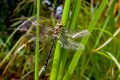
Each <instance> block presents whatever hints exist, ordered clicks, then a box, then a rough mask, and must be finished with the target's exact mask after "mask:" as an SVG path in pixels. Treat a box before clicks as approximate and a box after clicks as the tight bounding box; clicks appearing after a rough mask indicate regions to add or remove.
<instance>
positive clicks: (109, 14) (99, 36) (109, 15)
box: [94, 0, 117, 48]
mask: <svg viewBox="0 0 120 80" xmlns="http://www.w3.org/2000/svg"><path fill="white" fill-rule="evenodd" d="M116 1H117V0H114V1H113V2H112V5H111V7H110V10H109V13H108V16H107V18H106V19H105V21H104V23H103V25H102V26H103V27H102V29H103V30H104V29H105V28H106V27H107V24H108V22H109V21H110V19H111V18H112V17H113V11H114V6H115V3H116ZM102 34H103V31H100V33H99V35H98V37H97V40H96V42H95V45H94V48H96V47H97V45H98V44H99V41H100V38H101V37H102Z"/></svg>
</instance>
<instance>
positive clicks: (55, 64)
mask: <svg viewBox="0 0 120 80" xmlns="http://www.w3.org/2000/svg"><path fill="white" fill-rule="evenodd" d="M60 56H61V53H60V42H59V41H57V44H56V49H55V54H54V60H53V64H52V71H51V74H50V80H57V76H58V69H59V65H60Z"/></svg>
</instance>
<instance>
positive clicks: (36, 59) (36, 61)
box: [35, 0, 40, 80]
mask: <svg viewBox="0 0 120 80" xmlns="http://www.w3.org/2000/svg"><path fill="white" fill-rule="evenodd" d="M36 19H37V26H36V48H35V80H39V40H40V35H39V33H40V30H39V23H40V0H37V14H36Z"/></svg>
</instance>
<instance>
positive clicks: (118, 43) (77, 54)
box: [0, 0, 120, 80]
mask: <svg viewBox="0 0 120 80" xmlns="http://www.w3.org/2000/svg"><path fill="white" fill-rule="evenodd" d="M64 1H65V2H64V3H63V5H64V10H63V15H62V19H61V23H62V25H63V26H65V28H66V29H69V30H77V31H81V30H84V29H86V30H88V31H89V32H90V35H88V36H85V37H83V38H82V39H79V40H80V41H79V40H78V41H79V43H81V44H83V45H84V46H85V49H81V48H80V49H78V50H76V51H75V50H68V49H64V48H61V47H60V43H59V40H57V42H56V47H55V46H54V49H53V51H52V53H53V54H52V55H51V58H50V60H49V63H48V66H47V70H46V72H45V73H43V74H42V75H40V79H46V78H50V80H119V79H120V64H119V60H120V59H119V57H120V54H119V53H120V35H119V33H120V27H119V26H120V24H119V19H120V18H119V16H120V10H118V13H117V14H116V15H113V13H114V10H115V5H116V4H117V0H113V2H108V0H102V2H100V1H99V0H97V1H96V2H88V1H87V0H73V1H72V0H64ZM91 1H92V0H91ZM93 1H94V0H93ZM57 2H59V0H54V4H57ZM0 3H1V4H2V5H3V4H6V5H5V7H4V8H3V7H2V11H3V9H5V11H4V12H1V13H0V14H2V15H4V16H2V18H0V26H1V27H0V71H1V73H0V79H1V78H2V79H27V80H30V79H32V80H33V79H35V80H38V79H39V76H38V73H39V70H40V69H41V67H42V66H43V65H44V62H45V59H46V56H47V52H48V50H49V47H50V43H51V36H52V32H48V31H47V30H46V31H44V30H43V29H42V27H45V28H46V29H50V28H48V27H50V26H52V27H51V28H53V27H55V24H56V23H57V20H56V19H55V17H54V16H53V15H52V13H51V12H54V11H50V10H49V9H47V7H45V5H43V4H42V2H40V1H39V0H38V1H37V3H36V2H34V0H27V1H26V0H22V1H20V2H19V3H17V4H18V5H16V7H15V9H14V10H12V12H13V13H12V12H10V14H9V13H7V12H9V11H10V10H9V9H8V6H9V5H8V3H7V2H6V0H5V1H4V2H3V1H1V2H0ZM13 3H14V2H13ZM40 7H41V8H40ZM53 7H54V8H55V5H54V6H53ZM36 13H37V14H36ZM8 15H10V16H9V17H8ZM23 15H24V16H27V17H21V16H23ZM35 15H37V16H36V18H35ZM30 16H32V17H30ZM7 17H8V18H7ZM5 19H8V21H9V22H10V23H11V24H7V22H6V21H5ZM33 21H36V22H37V30H35V26H36V25H34V24H35V22H33ZM31 22H33V23H34V24H31ZM6 26H11V27H9V28H10V29H13V30H10V32H9V31H8V32H7V29H9V28H8V27H6ZM26 26H27V27H28V29H27V30H25V31H21V32H20V30H21V29H22V27H23V28H24V27H26ZM39 26H40V31H43V32H42V33H40V32H39ZM116 26H117V27H116ZM51 31H52V30H51ZM4 32H5V34H6V36H4V35H3V34H4ZM44 33H47V34H50V35H49V36H50V38H49V36H48V35H45V34H44ZM35 35H36V36H35ZM35 39H36V42H35ZM39 41H40V42H39ZM35 44H36V47H35ZM35 50H36V51H35ZM53 56H54V58H53ZM51 65H52V66H51ZM34 68H35V70H34ZM34 71H35V74H34ZM12 75H14V76H12ZM43 75H44V78H43ZM34 76H35V78H34Z"/></svg>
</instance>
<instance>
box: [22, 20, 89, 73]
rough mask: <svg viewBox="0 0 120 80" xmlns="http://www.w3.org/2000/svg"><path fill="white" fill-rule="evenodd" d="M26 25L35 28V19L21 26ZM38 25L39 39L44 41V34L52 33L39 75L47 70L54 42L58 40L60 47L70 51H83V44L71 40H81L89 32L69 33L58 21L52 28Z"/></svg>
mask: <svg viewBox="0 0 120 80" xmlns="http://www.w3.org/2000/svg"><path fill="white" fill-rule="evenodd" d="M27 24H29V25H34V26H36V24H37V22H36V19H35V18H33V19H32V20H30V19H29V20H27V21H26V23H25V24H24V25H22V26H26V25H27ZM39 25H40V29H41V31H40V35H42V36H41V38H42V39H43V40H44V36H45V35H46V34H47V35H49V32H52V40H51V45H50V48H49V50H48V53H47V57H46V61H45V63H44V65H43V67H42V68H41V70H40V72H39V75H40V74H41V73H43V72H45V71H46V68H47V65H48V62H49V59H50V55H51V53H52V51H53V48H54V45H55V42H56V40H59V42H60V44H61V47H62V48H65V49H70V50H77V49H79V48H81V49H84V45H83V44H81V43H79V42H76V41H75V40H73V39H76V38H82V37H84V36H87V35H89V34H90V32H89V31H88V30H82V31H73V32H71V31H70V30H68V29H65V26H63V25H62V23H61V21H58V23H57V24H56V25H55V27H54V28H51V27H43V26H42V25H41V24H39ZM33 31H34V30H33ZM44 34H45V35H44ZM47 37H49V36H47ZM41 42H42V41H41Z"/></svg>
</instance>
